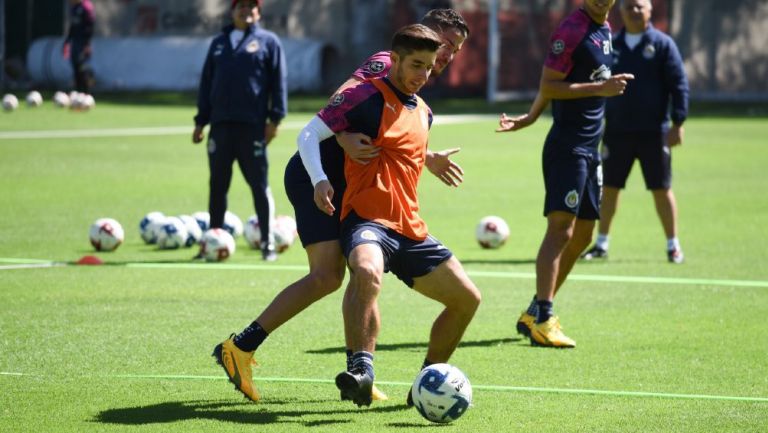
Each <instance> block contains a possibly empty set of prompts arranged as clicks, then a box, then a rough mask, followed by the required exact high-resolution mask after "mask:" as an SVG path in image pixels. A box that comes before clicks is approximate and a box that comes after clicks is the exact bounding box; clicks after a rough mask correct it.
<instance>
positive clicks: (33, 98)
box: [26, 90, 43, 108]
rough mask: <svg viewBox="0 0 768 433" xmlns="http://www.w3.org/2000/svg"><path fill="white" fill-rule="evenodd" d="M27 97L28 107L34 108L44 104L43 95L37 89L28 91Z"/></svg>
mask: <svg viewBox="0 0 768 433" xmlns="http://www.w3.org/2000/svg"><path fill="white" fill-rule="evenodd" d="M26 99H27V106H28V107H32V108H34V107H39V106H41V105H43V95H41V94H40V92H38V91H37V90H33V91H31V92H29V93H27V98H26Z"/></svg>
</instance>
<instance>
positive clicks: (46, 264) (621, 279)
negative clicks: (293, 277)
mask: <svg viewBox="0 0 768 433" xmlns="http://www.w3.org/2000/svg"><path fill="white" fill-rule="evenodd" d="M68 265H75V263H72V262H53V261H45V260H39V259H23V258H2V257H0V271H3V270H12V269H27V268H50V267H57V266H68ZM104 266H124V267H128V268H144V269H198V270H230V271H238V270H251V271H269V272H274V271H283V272H285V271H288V272H297V271H298V272H306V271H307V266H306V265H276V264H250V263H200V262H193V263H190V262H177V263H151V262H117V263H111V262H105V263H104ZM466 270H467V274H469V275H470V276H472V277H475V278H502V279H522V280H533V279H535V278H536V274H535V273H534V272H513V271H481V270H473V269H472V268H471V267H468V268H466ZM568 278H569V279H570V280H573V281H591V282H614V283H623V284H626V283H637V284H673V285H687V286H723V287H757V288H768V281H760V280H735V279H716V278H679V277H643V276H633V275H594V274H593V275H589V274H571V275H569V276H568Z"/></svg>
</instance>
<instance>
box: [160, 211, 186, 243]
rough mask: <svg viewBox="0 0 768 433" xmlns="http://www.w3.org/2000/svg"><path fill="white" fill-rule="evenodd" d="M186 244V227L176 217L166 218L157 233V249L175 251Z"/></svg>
mask: <svg viewBox="0 0 768 433" xmlns="http://www.w3.org/2000/svg"><path fill="white" fill-rule="evenodd" d="M186 243H187V227H186V225H185V224H184V221H182V220H180V219H179V218H177V217H167V218H166V219H165V223H164V224H163V225H161V226H160V229H159V230H158V231H157V247H158V248H160V249H162V250H175V249H176V248H179V247H182V246H184V245H186Z"/></svg>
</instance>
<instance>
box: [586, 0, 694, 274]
mask: <svg viewBox="0 0 768 433" xmlns="http://www.w3.org/2000/svg"><path fill="white" fill-rule="evenodd" d="M621 16H622V19H623V20H624V25H625V28H624V30H622V31H621V32H620V33H619V34H618V36H616V38H615V39H614V41H613V47H614V52H613V55H614V64H613V67H612V68H611V69H612V70H613V71H614V72H617V73H620V72H629V73H632V74H634V75H635V78H636V79H635V82H634V84H633V85H632V86H630V87H628V88H627V90H626V92H625V93H624V95H622V96H618V97H616V98H612V99H609V100H608V102H607V105H606V112H605V121H606V125H605V135H604V137H603V155H602V159H603V175H604V188H603V202H602V208H601V212H600V224H599V226H598V237H597V241H596V243H595V245H594V246H593V247H592V248H591V249H590V250H588V251H587V252H586V253H585V254H584V256H583V257H584V258H585V259H588V260H589V259H596V258H605V257H607V255H608V231H609V229H610V227H611V221H612V220H613V216H614V215H615V213H616V207H617V205H618V200H619V192H620V190H621V189H623V188H624V186H625V184H626V180H627V176H629V172H630V170H631V169H632V165H633V163H634V161H635V159H638V160H640V167H641V168H642V171H643V178H644V179H645V186H646V188H648V189H649V190H651V192H652V194H653V200H654V203H655V204H656V213H657V214H658V215H659V219H660V220H661V225H662V226H663V228H664V234H665V235H666V237H667V260H668V261H669V262H670V263H682V262H683V250H682V248H681V247H680V241H679V240H678V238H677V203H676V200H675V195H674V193H673V192H672V188H671V185H672V153H671V151H670V148H671V147H673V146H677V145H679V144H682V142H683V122H684V121H685V118H686V116H687V115H688V80H687V79H686V76H685V69H684V68H683V62H682V60H681V58H680V53H679V51H678V49H677V46H676V45H675V43H674V41H672V38H670V37H669V36H667V35H665V34H664V33H662V32H660V31H658V30H656V29H655V28H654V27H653V25H651V23H650V19H651V1H650V0H624V1H623V2H622V5H621ZM670 105H671V110H670ZM670 118H671V120H672V122H671V125H670Z"/></svg>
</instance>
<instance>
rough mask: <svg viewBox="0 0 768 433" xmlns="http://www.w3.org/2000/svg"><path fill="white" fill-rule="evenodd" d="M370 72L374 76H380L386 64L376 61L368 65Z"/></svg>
mask: <svg viewBox="0 0 768 433" xmlns="http://www.w3.org/2000/svg"><path fill="white" fill-rule="evenodd" d="M367 69H368V72H370V73H372V74H378V73H379V72H381V71H383V70H384V62H380V61H378V60H374V61H372V62H370V63H368V68H367Z"/></svg>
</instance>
